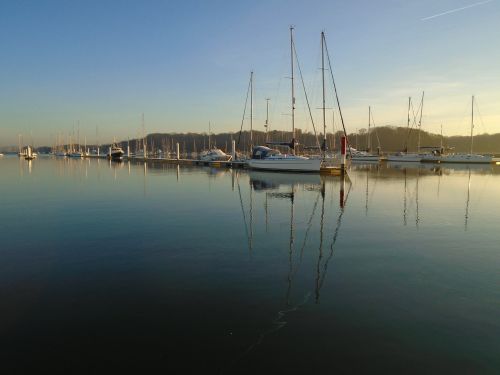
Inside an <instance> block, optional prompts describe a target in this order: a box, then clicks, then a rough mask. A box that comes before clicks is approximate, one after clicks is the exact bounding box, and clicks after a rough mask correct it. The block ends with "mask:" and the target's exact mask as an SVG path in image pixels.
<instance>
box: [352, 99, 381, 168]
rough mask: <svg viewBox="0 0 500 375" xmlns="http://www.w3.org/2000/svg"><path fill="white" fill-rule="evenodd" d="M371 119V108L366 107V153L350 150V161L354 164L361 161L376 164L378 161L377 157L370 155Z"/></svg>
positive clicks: (378, 157)
mask: <svg viewBox="0 0 500 375" xmlns="http://www.w3.org/2000/svg"><path fill="white" fill-rule="evenodd" d="M371 117H372V111H371V107H368V134H367V135H366V137H367V143H366V145H367V151H359V150H355V149H353V148H351V160H352V161H354V162H356V161H362V162H378V161H379V160H380V156H379V155H375V154H372V153H370V151H371V134H370V127H371Z"/></svg>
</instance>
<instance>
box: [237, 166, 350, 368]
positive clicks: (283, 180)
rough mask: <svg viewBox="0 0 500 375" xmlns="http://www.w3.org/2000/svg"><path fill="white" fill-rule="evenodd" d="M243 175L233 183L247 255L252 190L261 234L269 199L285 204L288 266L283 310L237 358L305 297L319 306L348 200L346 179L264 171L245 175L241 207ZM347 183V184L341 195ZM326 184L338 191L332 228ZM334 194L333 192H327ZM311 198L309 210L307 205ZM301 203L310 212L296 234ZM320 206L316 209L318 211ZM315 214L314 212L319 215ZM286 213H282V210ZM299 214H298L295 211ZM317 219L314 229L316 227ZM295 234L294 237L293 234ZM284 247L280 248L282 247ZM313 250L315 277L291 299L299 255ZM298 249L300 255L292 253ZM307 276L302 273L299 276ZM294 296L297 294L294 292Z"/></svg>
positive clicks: (276, 327)
mask: <svg viewBox="0 0 500 375" xmlns="http://www.w3.org/2000/svg"><path fill="white" fill-rule="evenodd" d="M244 174H246V173H241V172H236V176H235V180H236V185H237V190H238V195H239V199H240V205H241V210H242V216H243V223H244V226H245V233H246V235H247V239H248V247H249V252H250V253H251V251H252V246H253V242H254V238H253V236H254V230H253V220H254V217H253V212H254V207H253V205H254V202H255V201H256V200H257V199H255V197H254V196H253V194H254V192H255V193H257V194H262V193H264V194H265V195H264V197H262V195H261V196H260V197H261V198H264V199H265V200H264V210H265V212H266V233H267V231H268V225H267V221H268V219H267V216H268V211H269V200H280V201H285V202H288V204H289V208H288V224H287V232H288V234H287V244H286V248H287V254H286V259H287V262H288V266H287V271H286V276H285V280H286V281H285V283H286V286H285V291H284V301H283V305H282V307H281V308H280V309H279V310H278V312H277V313H276V315H275V318H274V319H273V320H272V321H271V322H270V326H269V327H268V328H267V329H264V330H263V331H262V332H261V333H260V334H259V336H258V338H257V340H256V341H255V342H253V343H251V344H250V345H249V346H248V347H247V349H246V350H244V351H243V353H242V354H241V356H240V358H239V359H241V358H243V357H245V356H246V355H247V354H249V353H250V352H251V351H252V350H253V349H254V348H255V347H256V346H258V345H259V344H261V343H262V342H263V341H264V339H265V337H266V336H267V335H269V334H271V333H273V332H276V331H277V330H279V329H281V328H282V327H284V326H285V325H286V324H287V321H286V316H287V314H289V313H290V312H293V311H296V310H298V309H299V308H301V307H302V306H303V305H305V304H306V303H308V301H309V299H310V296H311V295H314V302H315V303H320V299H321V290H322V288H323V287H324V284H325V280H326V277H327V273H328V266H329V263H330V261H331V260H332V259H333V255H334V251H335V248H336V243H337V239H338V238H339V235H340V232H341V225H342V218H343V216H344V214H345V212H346V202H347V200H348V197H349V193H350V190H351V186H352V184H351V183H350V180H348V179H347V178H346V177H345V176H341V177H340V178H339V177H332V176H319V175H305V174H304V175H300V174H286V173H273V172H263V171H258V172H256V171H250V172H248V177H249V185H250V188H249V199H248V200H247V202H248V204H249V207H248V209H245V204H244V200H243V195H244V191H243V189H242V186H241V183H240V179H241V177H242V175H244ZM346 182H348V183H349V187H348V190H347V192H346ZM327 185H331V186H332V187H337V189H338V197H339V200H338V208H334V207H335V206H337V205H336V204H333V205H332V206H333V207H331V209H333V210H334V211H336V214H335V217H336V219H335V224H334V225H333V227H330V226H329V225H328V223H327V222H328V218H330V217H331V216H330V213H329V212H328V211H329V206H328V205H327V203H329V200H328V196H327V195H328V194H327V191H329V189H327ZM333 191H334V190H333V189H332V192H333ZM311 195H312V197H314V198H313V199H312V206H309V202H310V201H311ZM299 203H300V207H301V210H303V209H304V207H303V204H304V203H307V205H306V207H311V208H310V214H309V213H308V214H307V220H306V222H305V227H303V228H300V230H299V231H298V232H297V228H296V225H297V218H296V214H297V212H296V211H297V205H298V204H299ZM318 207H320V210H318ZM318 211H319V214H318ZM285 212H286V211H285ZM299 213H300V212H299ZM318 215H319V230H317V227H316V228H315V224H317V220H318ZM313 233H314V234H317V235H318V237H319V238H314V236H313V237H312V238H311V236H312V234H313ZM297 235H298V236H297ZM301 235H302V236H303V239H302V241H300V248H299V246H298V245H299V243H298V242H297V237H300V236H301ZM326 244H328V249H329V250H328V252H327V253H326V254H325V252H324V251H325V250H324V246H325V245H326ZM283 245H284V244H283ZM314 249H317V250H316V251H317V257H314V264H315V268H314V275H313V278H312V281H313V285H311V286H310V287H309V288H307V289H308V290H306V291H305V292H304V293H303V294H302V295H300V297H296V298H294V297H293V295H294V293H292V292H293V289H294V286H295V279H296V277H297V275H298V274H299V271H300V268H301V265H302V263H303V260H304V257H305V255H307V254H313V251H314ZM297 250H299V251H297ZM302 277H307V275H302ZM296 293H297V292H296Z"/></svg>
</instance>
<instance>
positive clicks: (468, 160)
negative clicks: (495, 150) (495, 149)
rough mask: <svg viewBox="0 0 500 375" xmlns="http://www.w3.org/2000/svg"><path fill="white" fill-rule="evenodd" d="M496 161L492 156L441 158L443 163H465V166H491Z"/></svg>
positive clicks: (459, 155)
mask: <svg viewBox="0 0 500 375" xmlns="http://www.w3.org/2000/svg"><path fill="white" fill-rule="evenodd" d="M493 162H494V160H493V158H492V157H491V156H484V155H474V154H472V155H461V154H456V155H448V156H443V157H441V163H463V164H490V163H493Z"/></svg>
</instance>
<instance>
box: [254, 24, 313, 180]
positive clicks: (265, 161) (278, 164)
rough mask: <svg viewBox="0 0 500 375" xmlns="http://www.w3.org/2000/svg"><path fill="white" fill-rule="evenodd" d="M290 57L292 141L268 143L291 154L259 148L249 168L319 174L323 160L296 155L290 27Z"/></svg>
mask: <svg viewBox="0 0 500 375" xmlns="http://www.w3.org/2000/svg"><path fill="white" fill-rule="evenodd" d="M290 57H291V82H292V86H291V91H292V100H291V107H292V140H291V142H290V143H286V142H268V143H267V144H268V145H273V144H274V145H280V146H288V147H289V148H290V149H291V151H292V152H291V154H282V153H281V152H279V151H278V150H275V149H271V148H269V147H267V146H257V147H255V148H254V149H253V151H252V158H251V159H250V160H249V161H248V167H249V168H252V169H263V170H274V171H290V172H319V171H320V168H321V159H310V158H307V157H305V156H298V155H295V146H296V141H295V87H294V77H293V71H294V65H295V64H294V57H295V55H294V44H293V27H290Z"/></svg>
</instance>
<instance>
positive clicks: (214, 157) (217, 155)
mask: <svg viewBox="0 0 500 375" xmlns="http://www.w3.org/2000/svg"><path fill="white" fill-rule="evenodd" d="M198 159H199V160H201V161H228V160H230V159H231V155H228V154H226V153H225V152H224V151H222V150H221V149H219V148H212V149H210V150H205V151H202V152H200V154H199V155H198Z"/></svg>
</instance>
